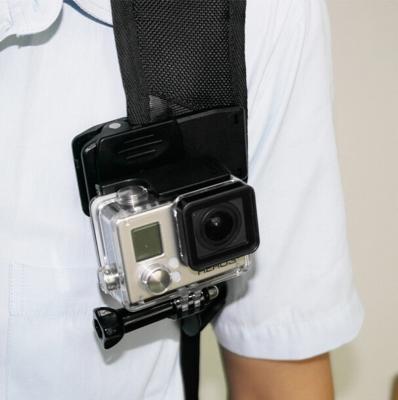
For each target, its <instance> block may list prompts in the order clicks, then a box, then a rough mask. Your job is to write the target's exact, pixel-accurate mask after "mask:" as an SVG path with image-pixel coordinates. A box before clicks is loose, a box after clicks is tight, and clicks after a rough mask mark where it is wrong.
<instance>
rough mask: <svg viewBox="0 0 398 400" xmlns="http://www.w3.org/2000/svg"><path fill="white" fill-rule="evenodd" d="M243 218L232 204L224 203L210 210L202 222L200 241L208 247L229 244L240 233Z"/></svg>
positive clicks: (204, 215)
mask: <svg viewBox="0 0 398 400" xmlns="http://www.w3.org/2000/svg"><path fill="white" fill-rule="evenodd" d="M240 225H241V217H240V215H239V211H238V209H237V208H236V207H235V206H234V205H233V204H231V203H222V204H219V205H217V206H216V207H212V208H210V209H208V210H207V211H206V212H205V213H204V214H203V216H202V218H201V220H200V225H199V226H200V229H199V240H200V242H201V243H202V244H203V245H204V246H206V247H208V248H212V249H214V248H215V247H218V246H221V245H225V244H228V243H229V242H231V241H232V240H233V239H234V238H235V237H236V235H237V234H238V233H239V230H240Z"/></svg>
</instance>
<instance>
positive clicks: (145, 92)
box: [111, 0, 247, 125]
mask: <svg viewBox="0 0 398 400" xmlns="http://www.w3.org/2000/svg"><path fill="white" fill-rule="evenodd" d="M111 4H112V14H113V26H114V32H115V39H116V46H117V51H118V56H119V64H120V70H121V74H122V78H123V85H124V89H125V92H126V98H127V115H128V117H129V120H130V123H131V124H133V125H136V124H138V125H143V124H147V123H150V122H154V121H158V120H164V119H169V118H170V117H172V116H176V115H181V114H186V113H188V112H192V111H202V110H209V109H212V108H217V107H228V106H241V107H244V108H245V109H246V108H247V89H246V67H245V14H246V0H200V1H197V0H162V1H159V0H112V1H111Z"/></svg>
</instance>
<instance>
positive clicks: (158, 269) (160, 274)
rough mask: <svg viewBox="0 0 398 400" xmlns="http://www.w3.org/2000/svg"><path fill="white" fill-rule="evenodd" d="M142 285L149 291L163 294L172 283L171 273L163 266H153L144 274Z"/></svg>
mask: <svg viewBox="0 0 398 400" xmlns="http://www.w3.org/2000/svg"><path fill="white" fill-rule="evenodd" d="M141 280H142V283H143V284H144V285H145V286H146V287H147V289H148V290H149V291H151V292H152V293H155V294H161V293H163V292H165V291H166V290H167V288H168V287H169V285H170V283H171V277H170V273H169V271H168V270H167V268H166V267H164V266H163V265H162V264H153V265H151V266H150V267H149V268H148V269H147V270H146V271H144V272H143V274H142V278H141Z"/></svg>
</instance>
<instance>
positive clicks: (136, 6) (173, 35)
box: [111, 0, 247, 400]
mask: <svg viewBox="0 0 398 400" xmlns="http://www.w3.org/2000/svg"><path fill="white" fill-rule="evenodd" d="M111 4H112V14H113V27H114V33H115V39H116V47H117V51H118V57H119V64H120V71H121V75H122V79H123V86H124V90H125V93H126V99H127V116H128V118H129V121H130V123H131V124H133V125H145V124H149V123H151V122H155V121H162V120H167V119H170V118H171V117H174V116H177V115H182V114H186V113H190V112H196V111H203V110H209V109H212V108H219V107H228V106H241V107H244V108H245V109H246V110H247V89H246V67H245V14H246V0H111ZM223 298H225V293H224V294H223ZM222 304H223V302H220V304H218V306H215V307H214V310H208V311H207V315H206V313H204V314H203V318H202V320H201V321H202V322H201V328H203V327H204V326H205V325H206V324H207V322H209V321H210V319H211V317H212V316H214V315H215V313H216V312H218V311H219V308H221V306H222ZM199 344H200V337H199V334H198V335H196V336H190V335H186V334H185V333H184V329H182V335H181V367H182V370H183V371H182V374H183V380H184V390H185V398H186V400H196V399H197V398H198V385H199V355H200V353H199Z"/></svg>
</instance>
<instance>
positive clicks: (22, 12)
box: [0, 0, 62, 42]
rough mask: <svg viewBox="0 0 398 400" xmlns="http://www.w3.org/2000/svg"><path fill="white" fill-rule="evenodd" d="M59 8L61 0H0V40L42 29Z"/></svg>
mask: <svg viewBox="0 0 398 400" xmlns="http://www.w3.org/2000/svg"><path fill="white" fill-rule="evenodd" d="M61 9H62V0H35V1H32V0H0V42H1V41H2V40H3V39H5V38H7V37H8V36H11V35H17V36H21V35H30V34H33V33H38V32H42V31H44V30H45V29H47V28H48V27H49V26H50V25H51V24H52V23H53V22H54V21H55V20H56V19H57V17H58V15H59V14H60V12H61Z"/></svg>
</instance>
